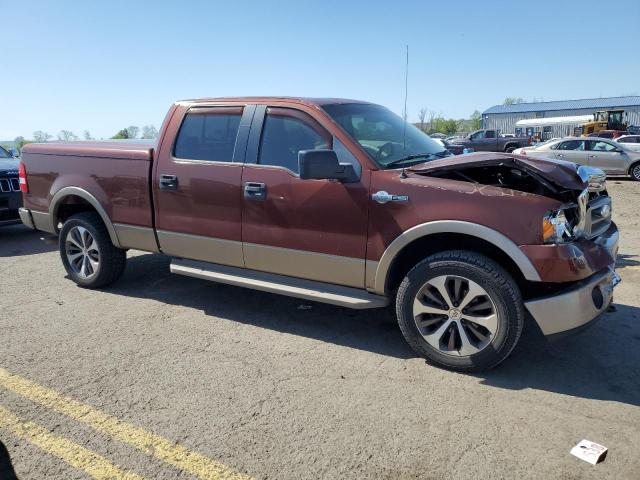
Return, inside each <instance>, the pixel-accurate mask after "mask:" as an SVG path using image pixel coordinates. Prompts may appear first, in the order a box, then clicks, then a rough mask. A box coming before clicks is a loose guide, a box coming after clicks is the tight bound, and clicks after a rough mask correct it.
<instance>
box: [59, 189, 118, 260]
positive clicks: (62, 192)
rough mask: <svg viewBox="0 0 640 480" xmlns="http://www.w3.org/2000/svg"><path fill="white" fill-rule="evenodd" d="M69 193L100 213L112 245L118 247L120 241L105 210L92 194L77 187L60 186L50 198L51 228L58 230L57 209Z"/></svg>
mask: <svg viewBox="0 0 640 480" xmlns="http://www.w3.org/2000/svg"><path fill="white" fill-rule="evenodd" d="M69 195H75V196H76V197H80V198H82V199H83V200H86V201H87V202H88V203H89V204H90V205H91V206H92V207H93V208H95V210H96V212H98V215H100V218H102V221H103V222H104V225H105V226H106V227H107V231H108V232H109V237H110V238H111V243H113V245H114V246H116V247H118V248H120V241H119V240H118V235H117V234H116V230H115V228H114V227H113V223H112V222H111V219H110V218H109V215H107V212H106V210H105V209H104V207H103V206H102V204H101V203H100V202H99V201H98V199H97V198H96V197H94V196H93V195H92V194H90V193H89V192H87V191H86V190H84V189H82V188H79V187H64V188H61V189H60V190H58V191H57V192H56V193H55V194H54V195H53V197H52V198H51V203H50V204H49V218H51V222H52V223H53V228H54V230H55V231H56V233H57V230H58V210H59V208H60V205H61V202H62V200H63V199H64V198H65V197H68V196H69Z"/></svg>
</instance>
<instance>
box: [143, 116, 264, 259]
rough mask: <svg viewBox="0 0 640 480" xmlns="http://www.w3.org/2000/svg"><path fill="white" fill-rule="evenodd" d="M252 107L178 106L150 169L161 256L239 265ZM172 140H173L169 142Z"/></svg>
mask: <svg viewBox="0 0 640 480" xmlns="http://www.w3.org/2000/svg"><path fill="white" fill-rule="evenodd" d="M254 111H255V106H252V105H240V106H223V105H220V106H216V105H212V106H191V107H189V106H181V107H178V109H177V110H176V113H175V114H174V115H173V117H172V118H171V120H170V122H169V125H168V127H167V130H166V133H165V135H164V138H168V139H171V141H170V142H168V143H167V142H166V141H163V143H162V145H161V148H160V152H159V154H158V157H157V162H156V165H155V166H154V175H153V192H154V206H155V225H156V230H157V235H158V242H159V244H160V249H161V250H162V252H164V253H166V254H167V255H171V256H175V257H182V258H188V259H194V260H204V261H207V262H213V263H220V264H224V265H231V266H236V267H243V266H244V261H243V256H242V241H241V215H242V189H241V179H242V162H243V160H244V153H245V150H246V141H247V137H248V133H249V128H250V125H251V118H252V116H253V112H254ZM173 139H175V141H173Z"/></svg>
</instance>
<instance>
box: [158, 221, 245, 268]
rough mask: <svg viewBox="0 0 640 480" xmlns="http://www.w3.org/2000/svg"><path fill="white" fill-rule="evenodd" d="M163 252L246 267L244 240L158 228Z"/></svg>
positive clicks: (175, 255) (174, 255) (173, 255)
mask: <svg viewBox="0 0 640 480" xmlns="http://www.w3.org/2000/svg"><path fill="white" fill-rule="evenodd" d="M157 233H158V242H159V243H160V249H161V250H162V253H164V254H166V255H169V256H172V257H181V258H190V259H193V260H202V261H204V262H211V263H219V264H222V265H231V266H234V267H244V259H243V256H242V242H236V241H233V240H221V239H219V238H212V237H203V236H200V235H191V234H188V233H179V232H167V231H165V230H158V232H157Z"/></svg>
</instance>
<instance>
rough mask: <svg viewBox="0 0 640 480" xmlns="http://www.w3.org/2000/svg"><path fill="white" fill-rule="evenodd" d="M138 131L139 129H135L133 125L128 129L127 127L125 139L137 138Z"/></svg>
mask: <svg viewBox="0 0 640 480" xmlns="http://www.w3.org/2000/svg"><path fill="white" fill-rule="evenodd" d="M139 131H140V128H139V127H136V126H135V125H131V126H130V127H127V135H129V136H128V137H127V138H137V137H138V132H139Z"/></svg>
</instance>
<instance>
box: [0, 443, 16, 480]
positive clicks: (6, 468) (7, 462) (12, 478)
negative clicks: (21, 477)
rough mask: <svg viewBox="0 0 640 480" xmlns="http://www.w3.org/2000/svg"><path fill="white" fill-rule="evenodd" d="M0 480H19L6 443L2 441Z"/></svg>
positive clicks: (0, 447) (0, 449)
mask: <svg viewBox="0 0 640 480" xmlns="http://www.w3.org/2000/svg"><path fill="white" fill-rule="evenodd" d="M0 478H1V479H2V480H18V477H17V476H16V472H15V471H14V470H13V465H12V464H11V458H10V457H9V451H8V450H7V447H5V446H4V443H2V442H1V441H0Z"/></svg>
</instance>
